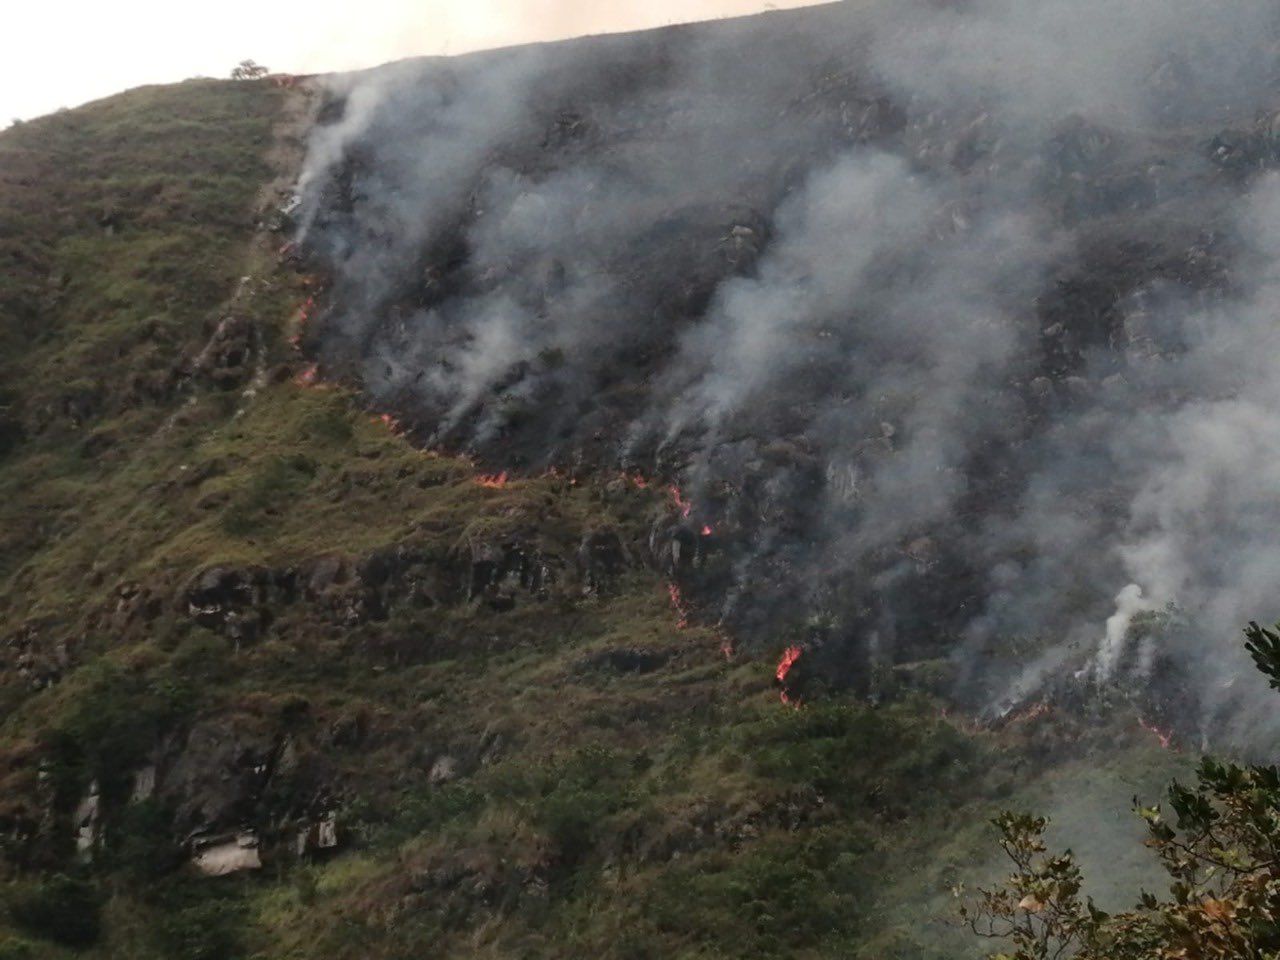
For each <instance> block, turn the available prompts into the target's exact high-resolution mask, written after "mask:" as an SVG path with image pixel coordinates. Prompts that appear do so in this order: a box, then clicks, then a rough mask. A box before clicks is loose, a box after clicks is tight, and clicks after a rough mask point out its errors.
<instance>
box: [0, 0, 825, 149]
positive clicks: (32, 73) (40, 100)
mask: <svg viewBox="0 0 1280 960" xmlns="http://www.w3.org/2000/svg"><path fill="white" fill-rule="evenodd" d="M814 2H816V0H298V2H293V3H284V2H280V0H208V2H204V3H198V4H197V3H183V2H181V0H177V2H175V0H20V2H19V0H0V10H3V12H0V127H3V126H4V125H5V124H6V123H7V122H8V120H9V119H11V118H22V119H30V118H31V117H35V116H39V115H40V114H43V113H49V112H51V111H53V110H57V109H58V108H59V107H73V106H76V105H78V104H81V103H84V102H85V101H87V100H94V99H97V98H98V97H103V96H106V95H108V94H111V93H116V92H117V91H120V90H126V89H128V88H130V87H136V86H139V85H141V84H144V83H168V82H171V81H175V80H182V79H185V78H187V77H194V76H215V77H222V76H226V75H227V74H228V73H229V72H230V70H231V67H232V66H234V65H235V63H236V62H237V61H240V60H243V59H245V58H246V57H248V58H252V59H254V60H257V61H258V62H259V63H262V64H265V65H267V66H269V67H271V68H272V69H273V70H278V71H282V72H291V73H311V72H323V71H330V70H345V69H351V68H355V67H367V66H373V65H375V64H379V63H384V62H386V61H387V60H394V59H397V58H400V57H407V56H413V55H417V54H440V53H465V52H467V51H469V50H479V49H484V48H486V47H495V46H506V45H508V44H512V43H521V42H524V41H529V40H550V39H558V38H563V37H572V36H581V35H584V34H590V33H603V32H607V31H612V30H630V29H639V28H642V27H650V26H658V25H661V24H666V23H677V22H681V21H688V20H709V19H712V18H715V17H724V16H732V15H735V14H743V13H757V12H759V11H761V10H764V9H767V8H783V7H800V6H807V5H809V4H810V3H814ZM6 7H7V8H8V9H4V8H6Z"/></svg>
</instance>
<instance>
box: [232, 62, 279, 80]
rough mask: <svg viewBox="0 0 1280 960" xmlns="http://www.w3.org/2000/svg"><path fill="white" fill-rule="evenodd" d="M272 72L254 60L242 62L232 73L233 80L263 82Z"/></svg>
mask: <svg viewBox="0 0 1280 960" xmlns="http://www.w3.org/2000/svg"><path fill="white" fill-rule="evenodd" d="M270 72H271V71H270V70H268V69H267V68H266V67H264V66H262V64H260V63H255V62H254V61H252V60H241V61H240V62H239V63H238V64H236V67H235V69H234V70H232V71H231V79H232V80H261V79H262V78H263V77H265V76H266V75H267V74H268V73H270Z"/></svg>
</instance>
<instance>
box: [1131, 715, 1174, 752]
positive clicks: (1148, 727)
mask: <svg viewBox="0 0 1280 960" xmlns="http://www.w3.org/2000/svg"><path fill="white" fill-rule="evenodd" d="M1138 726H1140V727H1142V729H1143V730H1145V731H1147V733H1149V734H1151V735H1152V736H1154V737H1155V738H1156V739H1157V740H1159V741H1160V746H1161V748H1162V749H1164V750H1170V749H1172V748H1173V732H1172V731H1165V730H1161V729H1160V728H1159V727H1157V726H1156V725H1155V724H1154V723H1148V722H1147V721H1146V720H1145V719H1144V718H1142V717H1139V718H1138Z"/></svg>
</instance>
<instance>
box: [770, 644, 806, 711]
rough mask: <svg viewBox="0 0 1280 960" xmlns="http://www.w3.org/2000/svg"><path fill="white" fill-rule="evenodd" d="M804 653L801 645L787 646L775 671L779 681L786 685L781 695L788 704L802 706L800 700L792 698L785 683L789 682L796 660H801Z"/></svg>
mask: <svg viewBox="0 0 1280 960" xmlns="http://www.w3.org/2000/svg"><path fill="white" fill-rule="evenodd" d="M803 654H804V649H803V648H801V647H787V649H786V650H784V651H783V653H782V659H781V660H779V661H778V669H777V672H776V673H774V676H775V677H776V678H777V680H778V683H781V684H783V685H784V686H783V690H782V694H781V697H782V702H783V703H785V704H787V706H796V707H798V706H800V701H798V700H792V698H791V695H790V694H789V693H788V692H787V689H786V686H785V684H786V682H787V677H788V676H789V675H790V674H791V668H792V667H794V666H795V665H796V661H797V660H799V659H800V657H801V656H802V655H803Z"/></svg>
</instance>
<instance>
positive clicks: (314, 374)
mask: <svg viewBox="0 0 1280 960" xmlns="http://www.w3.org/2000/svg"><path fill="white" fill-rule="evenodd" d="M319 379H320V367H319V365H317V364H314V363H313V364H312V365H311V366H309V367H307V369H305V370H303V371H302V372H301V373H300V374H298V375H297V376H296V377H294V378H293V382H294V383H296V384H297V385H298V386H300V387H313V386H315V385H316V382H317V381H318V380H319Z"/></svg>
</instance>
